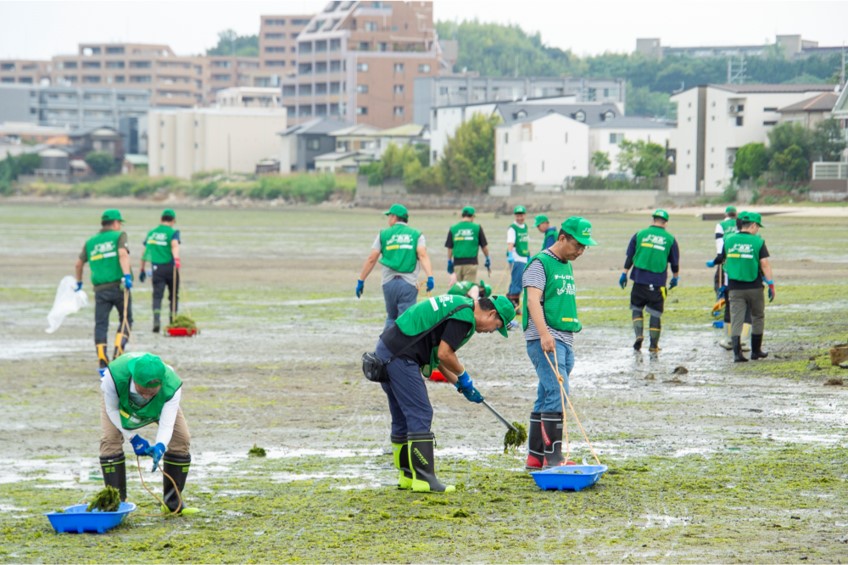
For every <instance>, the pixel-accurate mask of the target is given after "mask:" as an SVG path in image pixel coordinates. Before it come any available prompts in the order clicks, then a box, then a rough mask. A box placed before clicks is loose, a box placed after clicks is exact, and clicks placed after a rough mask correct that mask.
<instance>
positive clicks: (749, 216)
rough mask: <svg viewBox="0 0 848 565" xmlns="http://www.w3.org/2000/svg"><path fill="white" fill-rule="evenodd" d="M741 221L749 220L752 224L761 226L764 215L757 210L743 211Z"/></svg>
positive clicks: (740, 215) (740, 216)
mask: <svg viewBox="0 0 848 565" xmlns="http://www.w3.org/2000/svg"><path fill="white" fill-rule="evenodd" d="M739 221H740V222H749V223H752V224H757V225H758V226H760V227H761V228H762V227H764V226H763V217H762V216H760V215H759V214H757V213H756V212H741V213H740V214H739Z"/></svg>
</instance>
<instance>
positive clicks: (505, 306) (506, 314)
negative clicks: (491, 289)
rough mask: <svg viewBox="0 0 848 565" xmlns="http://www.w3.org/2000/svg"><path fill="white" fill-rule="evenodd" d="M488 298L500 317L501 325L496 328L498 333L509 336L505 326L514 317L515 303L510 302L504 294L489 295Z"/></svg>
mask: <svg viewBox="0 0 848 565" xmlns="http://www.w3.org/2000/svg"><path fill="white" fill-rule="evenodd" d="M489 299H490V300H491V301H492V304H494V305H495V310H497V311H498V316H500V317H501V321H502V322H503V326H502V327H500V328H498V331H499V332H500V334H501V335H502V336H504V337H509V333H508V332H507V329H506V326H507V325H508V324H509V323H510V322H511V321H512V320H513V319H515V305H514V304H513V303H512V302H510V300H509V298H507V297H506V296H503V295H500V296H490V297H489Z"/></svg>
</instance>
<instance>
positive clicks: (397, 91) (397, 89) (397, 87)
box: [394, 84, 403, 94]
mask: <svg viewBox="0 0 848 565" xmlns="http://www.w3.org/2000/svg"><path fill="white" fill-rule="evenodd" d="M394 93H395V94H403V85H402V84H396V85H395V87H394Z"/></svg>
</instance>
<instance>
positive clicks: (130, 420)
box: [100, 352, 198, 514]
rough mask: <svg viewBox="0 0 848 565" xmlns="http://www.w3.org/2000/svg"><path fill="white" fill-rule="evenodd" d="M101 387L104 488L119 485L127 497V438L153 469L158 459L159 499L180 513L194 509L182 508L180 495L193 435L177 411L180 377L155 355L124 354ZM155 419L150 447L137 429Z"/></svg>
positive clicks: (180, 412) (101, 383) (178, 410)
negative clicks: (155, 424)
mask: <svg viewBox="0 0 848 565" xmlns="http://www.w3.org/2000/svg"><path fill="white" fill-rule="evenodd" d="M100 389H101V390H102V391H103V403H102V404H101V412H100V424H101V427H102V430H103V431H102V435H101V436H100V466H101V468H102V469H103V482H105V483H106V486H112V487H115V488H116V489H118V492H120V493H121V500H126V499H127V473H126V458H125V457H124V447H123V443H124V439H125V438H126V439H127V440H129V442H130V444H131V445H132V447H133V451H135V454H136V455H139V456H143V455H147V456H150V457H152V458H153V470H154V471H155V470H156V469H157V468H158V467H159V461H162V463H163V464H162V473H163V485H164V497H163V500H164V502H165V505H166V506H167V507H168V510H170V511H171V512H174V513H180V514H194V513H196V512H198V509H196V508H186V507H185V506H184V505H183V504H182V502H181V500H182V499H181V497H180V495H179V493H181V492H182V490H183V487H185V482H186V477H187V476H188V470H189V466H190V465H191V454H190V453H189V446H190V443H191V436H190V435H189V431H188V425H187V424H186V421H185V418H184V417H183V412H182V410H181V409H180V398H181V397H182V381H180V378H179V377H178V376H177V374H176V373H175V372H174V370H173V369H172V368H171V367H170V366H168V365H165V363H163V362H162V359H160V358H159V357H157V356H156V355H152V354H150V353H143V352H134V353H126V354H124V355H122V356H121V357H119V358H117V359H115V360H114V361H112V362H111V363H110V364H109V367H108V369H107V370H106V371H105V374H104V376H103V378H102V379H101V380H100ZM153 422H157V423H158V424H159V430H158V431H157V433H156V441H155V442H154V444H153V445H152V446H151V445H150V443H148V442H147V440H145V439H144V438H142V437H141V436H140V435H138V434H137V433H136V430H138V429H139V428H142V427H144V426H146V425H148V424H151V423H153ZM164 475H167V476H164ZM169 477H170V478H169ZM172 479H173V480H172Z"/></svg>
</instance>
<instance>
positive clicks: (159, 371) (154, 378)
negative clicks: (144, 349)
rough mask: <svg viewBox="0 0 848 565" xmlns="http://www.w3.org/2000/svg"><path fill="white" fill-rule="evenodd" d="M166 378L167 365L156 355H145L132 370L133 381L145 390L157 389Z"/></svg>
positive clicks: (136, 362) (137, 360)
mask: <svg viewBox="0 0 848 565" xmlns="http://www.w3.org/2000/svg"><path fill="white" fill-rule="evenodd" d="M164 378H165V364H164V363H163V362H162V359H160V358H159V357H158V356H156V355H151V354H150V353H145V354H144V355H142V356H141V357H139V358H138V359H136V361H135V367H133V369H132V380H133V381H135V384H136V385H138V386H141V387H144V388H156V387H157V386H159V385H160V384H162V379H164Z"/></svg>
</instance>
